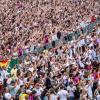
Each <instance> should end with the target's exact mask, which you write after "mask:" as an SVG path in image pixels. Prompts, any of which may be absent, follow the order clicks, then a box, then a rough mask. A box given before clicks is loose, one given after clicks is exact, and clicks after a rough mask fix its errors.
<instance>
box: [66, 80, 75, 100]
mask: <svg viewBox="0 0 100 100" xmlns="http://www.w3.org/2000/svg"><path fill="white" fill-rule="evenodd" d="M67 90H68V93H69V100H74V99H75V95H74V92H75V90H76V86H74V85H73V83H72V82H70V84H69V86H68V87H67Z"/></svg>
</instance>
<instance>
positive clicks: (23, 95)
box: [19, 93, 28, 100]
mask: <svg viewBox="0 0 100 100" xmlns="http://www.w3.org/2000/svg"><path fill="white" fill-rule="evenodd" d="M26 97H28V94H25V93H22V94H21V95H20V96H19V100H25V98H26Z"/></svg>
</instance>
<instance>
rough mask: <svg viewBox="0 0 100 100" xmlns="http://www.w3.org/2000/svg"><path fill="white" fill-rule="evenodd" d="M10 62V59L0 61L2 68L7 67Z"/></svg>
mask: <svg viewBox="0 0 100 100" xmlns="http://www.w3.org/2000/svg"><path fill="white" fill-rule="evenodd" d="M8 64H9V59H5V60H2V61H0V68H7V67H8Z"/></svg>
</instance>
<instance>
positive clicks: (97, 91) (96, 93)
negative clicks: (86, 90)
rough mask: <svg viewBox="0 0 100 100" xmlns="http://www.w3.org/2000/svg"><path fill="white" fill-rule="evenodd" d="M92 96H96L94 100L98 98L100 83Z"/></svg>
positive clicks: (99, 97) (99, 98)
mask: <svg viewBox="0 0 100 100" xmlns="http://www.w3.org/2000/svg"><path fill="white" fill-rule="evenodd" d="M94 96H95V97H96V100H100V85H98V87H97V89H96V90H95V92H94Z"/></svg>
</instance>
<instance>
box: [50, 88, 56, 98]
mask: <svg viewBox="0 0 100 100" xmlns="http://www.w3.org/2000/svg"><path fill="white" fill-rule="evenodd" d="M57 99H58V97H57V95H56V94H55V90H54V89H50V94H49V100H57Z"/></svg>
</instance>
